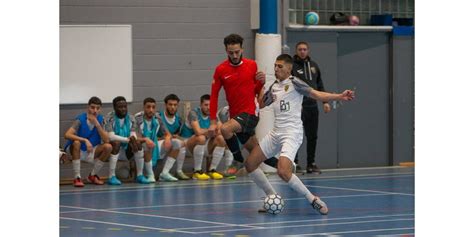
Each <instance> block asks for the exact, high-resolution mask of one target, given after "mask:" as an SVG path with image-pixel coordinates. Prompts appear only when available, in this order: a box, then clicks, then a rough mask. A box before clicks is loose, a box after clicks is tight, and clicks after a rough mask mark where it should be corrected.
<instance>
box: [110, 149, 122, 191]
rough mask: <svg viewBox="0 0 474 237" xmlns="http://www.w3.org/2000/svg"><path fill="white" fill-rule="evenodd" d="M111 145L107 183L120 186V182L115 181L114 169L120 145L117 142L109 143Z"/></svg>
mask: <svg viewBox="0 0 474 237" xmlns="http://www.w3.org/2000/svg"><path fill="white" fill-rule="evenodd" d="M111 145H112V154H111V155H110V158H109V180H108V181H107V183H108V184H109V185H120V184H122V182H121V181H120V180H119V179H117V177H116V175H115V169H116V168H117V161H118V158H119V153H120V149H121V146H120V145H121V143H120V142H119V141H114V142H111Z"/></svg>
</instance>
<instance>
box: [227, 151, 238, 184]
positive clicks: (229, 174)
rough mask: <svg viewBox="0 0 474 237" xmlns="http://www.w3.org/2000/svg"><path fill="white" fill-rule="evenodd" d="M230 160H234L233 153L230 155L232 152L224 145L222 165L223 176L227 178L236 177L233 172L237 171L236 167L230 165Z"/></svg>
mask: <svg viewBox="0 0 474 237" xmlns="http://www.w3.org/2000/svg"><path fill="white" fill-rule="evenodd" d="M232 162H234V155H232V152H231V151H230V150H229V148H228V147H227V146H226V148H225V151H224V166H225V171H224V177H226V178H228V179H235V178H236V176H235V173H237V169H236V168H235V167H233V166H232Z"/></svg>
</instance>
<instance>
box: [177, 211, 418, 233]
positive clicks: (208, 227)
mask: <svg viewBox="0 0 474 237" xmlns="http://www.w3.org/2000/svg"><path fill="white" fill-rule="evenodd" d="M414 215H415V214H394V215H375V216H354V217H338V218H327V219H314V220H308V219H304V220H295V221H278V222H260V223H247V224H243V225H252V226H256V225H276V224H290V223H303V222H315V221H318V222H322V221H339V220H354V219H370V218H385V217H403V216H414ZM210 228H223V226H201V227H187V228H177V230H194V229H210ZM215 231H216V232H219V231H218V230H215Z"/></svg>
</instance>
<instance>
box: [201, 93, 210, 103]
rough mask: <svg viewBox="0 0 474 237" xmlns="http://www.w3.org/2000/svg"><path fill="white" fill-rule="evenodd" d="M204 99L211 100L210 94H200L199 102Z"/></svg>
mask: <svg viewBox="0 0 474 237" xmlns="http://www.w3.org/2000/svg"><path fill="white" fill-rule="evenodd" d="M205 100H211V96H210V95H209V94H205V95H202V96H201V104H202V102H204V101H205Z"/></svg>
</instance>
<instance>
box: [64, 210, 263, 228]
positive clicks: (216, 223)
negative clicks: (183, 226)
mask: <svg viewBox="0 0 474 237" xmlns="http://www.w3.org/2000/svg"><path fill="white" fill-rule="evenodd" d="M60 207H69V208H77V209H88V210H91V211H97V212H107V213H115V214H123V215H132V216H146V217H155V218H163V219H172V220H180V221H189V222H198V223H206V224H214V225H224V226H238V227H249V228H253V229H259V228H262V227H253V226H250V225H241V224H231V223H225V222H215V221H205V220H197V219H190V218H182V217H172V216H162V215H153V214H143V213H133V212H121V211H113V210H106V209H94V208H85V207H73V206H64V205H60Z"/></svg>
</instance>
